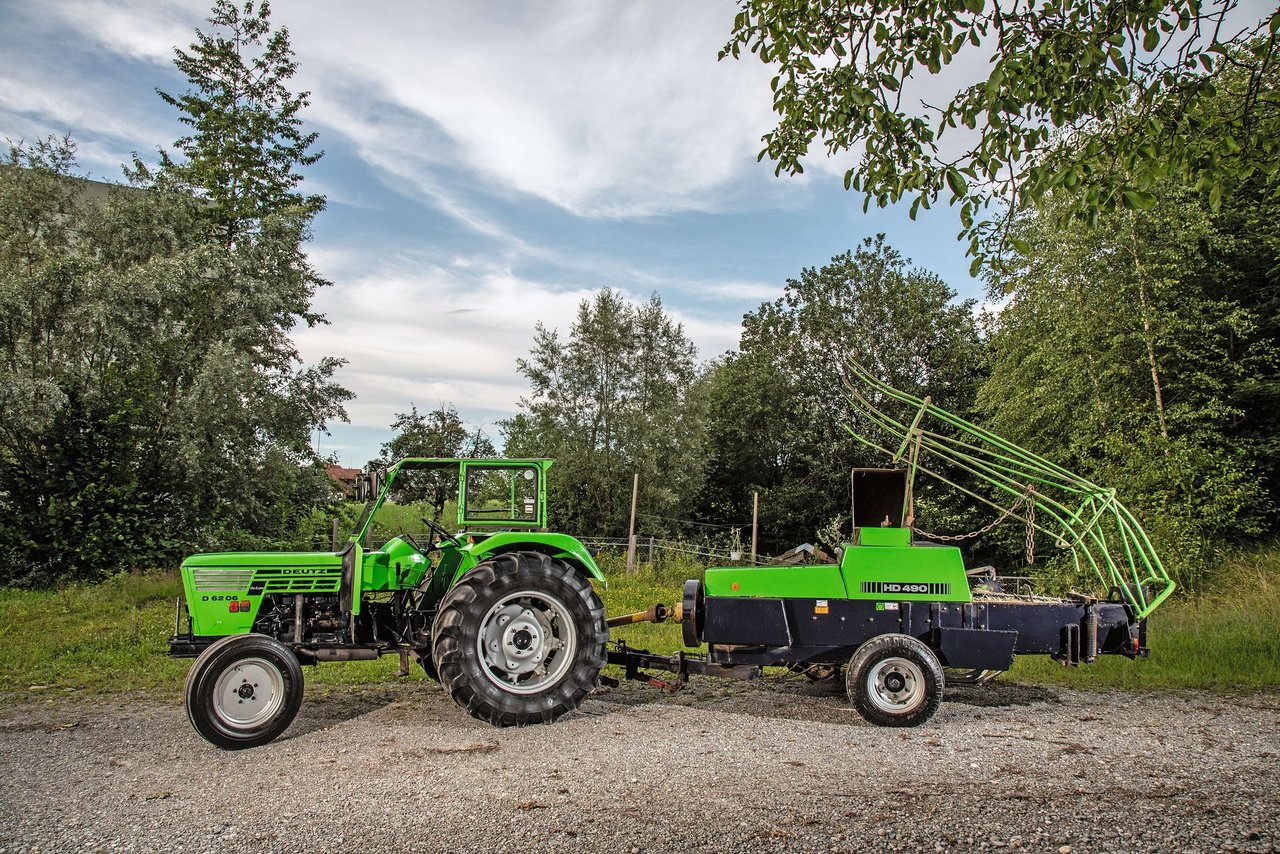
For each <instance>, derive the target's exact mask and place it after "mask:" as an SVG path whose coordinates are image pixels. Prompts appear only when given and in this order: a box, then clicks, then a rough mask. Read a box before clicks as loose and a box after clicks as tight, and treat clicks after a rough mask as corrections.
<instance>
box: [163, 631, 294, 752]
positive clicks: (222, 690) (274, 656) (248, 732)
mask: <svg viewBox="0 0 1280 854" xmlns="http://www.w3.org/2000/svg"><path fill="white" fill-rule="evenodd" d="M301 705H302V668H301V667H300V666H299V664H298V659H297V657H296V656H295V655H294V654H293V652H292V651H290V649H289V648H288V647H287V646H285V645H284V644H282V643H280V642H279V641H277V640H275V639H274V638H269V637H267V636H266V635H259V634H249V635H232V636H231V637H227V638H223V639H222V640H219V641H216V642H215V643H213V644H212V645H210V646H209V648H208V649H206V650H205V651H204V652H203V653H201V654H200V657H199V658H197V659H196V660H195V663H194V664H192V665H191V670H190V672H188V674H187V684H186V707H187V717H188V718H189V719H190V720H191V725H192V726H193V727H195V730H196V732H198V733H200V735H201V736H203V737H204V739H205V740H206V741H208V742H209V743H210V744H213V745H214V746H216V747H221V748H222V749H223V750H242V749H244V748H246V747H257V746H259V745H262V744H266V743H267V742H270V741H273V740H274V739H275V738H276V737H278V736H279V735H280V734H281V733H283V732H284V731H285V730H286V729H288V728H289V724H291V723H293V719H294V718H295V717H296V716H297V714H298V709H299V707H300V706H301Z"/></svg>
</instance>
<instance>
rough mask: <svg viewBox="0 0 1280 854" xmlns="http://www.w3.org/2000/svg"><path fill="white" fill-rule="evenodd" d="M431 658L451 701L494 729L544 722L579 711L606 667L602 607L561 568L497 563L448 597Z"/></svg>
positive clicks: (530, 560)
mask: <svg viewBox="0 0 1280 854" xmlns="http://www.w3.org/2000/svg"><path fill="white" fill-rule="evenodd" d="M432 638H433V642H432V655H431V658H432V660H433V661H434V662H435V665H436V667H437V668H438V670H439V672H440V683H441V684H442V685H444V687H445V689H446V690H447V691H448V692H449V695H450V696H451V697H452V698H453V700H454V702H456V703H457V704H458V705H460V706H462V707H463V708H464V709H466V710H467V711H468V712H469V713H470V714H471V715H472V717H476V718H479V719H480V720H483V721H488V722H489V723H491V724H494V725H496V726H519V725H521V724H528V723H549V722H551V721H553V720H555V719H556V718H558V717H560V716H561V715H563V714H565V713H566V712H570V711H572V710H574V709H576V708H578V706H579V705H581V704H582V700H583V698H585V697H586V696H587V695H588V694H590V693H591V691H592V690H594V688H595V686H596V680H597V679H598V678H599V676H600V670H601V668H603V667H604V664H605V652H604V644H605V642H606V641H607V640H608V639H609V629H608V627H606V625H605V620H604V606H603V605H601V604H600V599H599V597H598V596H596V593H595V590H593V589H592V587H591V583H590V582H589V581H587V579H586V578H584V577H583V576H582V575H581V574H580V573H578V572H577V571H575V570H574V569H573V567H571V566H569V565H568V564H567V563H565V562H564V561H562V560H557V559H555V558H551V557H548V556H546V555H543V554H538V553H533V552H515V553H510V554H503V555H498V556H496V557H494V558H492V559H491V560H488V561H485V562H484V563H481V564H480V565H478V566H476V567H475V568H473V569H472V570H470V571H469V572H467V574H466V575H464V576H462V578H460V579H458V583H457V584H455V585H454V586H453V588H452V589H450V591H449V592H448V593H447V594H445V596H444V598H443V599H442V600H441V602H440V608H439V611H438V612H437V614H436V621H435V624H434V625H433V626H432Z"/></svg>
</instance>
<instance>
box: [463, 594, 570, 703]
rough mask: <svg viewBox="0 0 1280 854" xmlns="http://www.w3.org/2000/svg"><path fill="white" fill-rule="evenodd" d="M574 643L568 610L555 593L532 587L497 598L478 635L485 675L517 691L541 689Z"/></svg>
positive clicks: (555, 677)
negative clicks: (533, 590) (550, 593)
mask: <svg viewBox="0 0 1280 854" xmlns="http://www.w3.org/2000/svg"><path fill="white" fill-rule="evenodd" d="M575 645H576V631H575V629H574V625H573V621H572V618H571V617H570V616H569V610H568V609H567V608H566V607H565V606H564V604H563V603H561V602H560V601H559V600H558V599H555V598H554V597H552V596H549V595H547V594H545V593H540V592H539V593H535V592H532V591H528V592H524V593H516V594H512V595H510V596H506V597H504V598H502V599H501V600H499V601H498V602H496V603H495V604H494V605H493V607H492V608H490V609H489V612H488V614H487V615H486V616H485V618H484V620H483V621H482V622H481V625H480V631H479V635H478V637H477V639H476V646H477V648H478V649H477V651H478V652H479V653H480V658H481V661H482V663H483V664H484V665H485V666H484V668H483V669H484V673H485V676H486V677H487V678H488V679H489V681H490V682H493V683H494V684H495V685H497V686H499V687H500V688H502V689H503V690H505V691H512V692H514V693H518V694H528V693H534V692H536V691H541V690H543V689H545V688H548V687H550V686H551V685H552V684H554V683H555V682H557V681H559V680H560V678H561V677H562V676H563V675H564V674H565V673H566V672H567V670H568V664H569V662H570V661H571V660H572V658H573V651H574V647H575Z"/></svg>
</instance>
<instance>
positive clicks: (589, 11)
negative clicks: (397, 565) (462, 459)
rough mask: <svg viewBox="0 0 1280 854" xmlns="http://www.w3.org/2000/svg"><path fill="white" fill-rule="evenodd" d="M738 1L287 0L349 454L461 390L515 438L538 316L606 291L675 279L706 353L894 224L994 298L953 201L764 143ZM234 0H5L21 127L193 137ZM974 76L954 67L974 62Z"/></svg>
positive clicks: (135, 137)
mask: <svg viewBox="0 0 1280 854" xmlns="http://www.w3.org/2000/svg"><path fill="white" fill-rule="evenodd" d="M734 11H735V6H734V4H733V3H732V2H731V0H703V2H697V3H677V2H671V0H663V2H651V3H625V4H616V3H600V2H598V0H549V2H543V3H537V4H532V3H499V2H466V3H443V2H437V0H432V2H414V0H380V2H377V3H360V4H357V3H350V2H340V0H275V2H274V3H273V4H272V21H273V23H274V24H275V25H276V26H284V27H287V28H288V30H289V33H290V37H291V41H292V45H293V49H294V52H295V55H296V58H297V61H298V65H299V68H298V73H297V75H296V77H295V78H294V80H293V86H292V88H293V89H294V90H295V91H298V90H306V91H310V93H311V96H310V97H311V105H310V107H308V109H307V110H306V111H305V112H304V114H303V118H304V120H305V122H306V126H307V129H308V130H315V131H317V132H318V133H319V142H318V147H319V148H322V149H323V150H324V152H325V154H324V157H323V158H322V159H321V160H320V161H319V163H317V164H316V165H314V166H312V167H309V168H307V169H306V170H304V175H305V176H306V180H305V182H304V184H303V189H304V191H306V192H308V193H320V194H323V195H325V196H326V197H327V199H328V208H327V209H326V210H325V211H324V212H323V213H321V214H320V216H319V217H318V219H317V220H316V223H315V228H314V235H313V239H312V240H311V242H310V243H309V244H308V254H309V256H310V258H311V260H312V261H313V263H314V264H315V266H316V267H317V268H318V270H319V271H320V273H321V274H322V275H323V276H324V277H325V278H327V279H329V280H330V281H332V282H333V285H332V287H328V288H324V289H322V290H321V291H320V292H319V293H318V295H317V297H316V300H315V303H314V307H315V308H316V309H317V310H318V311H320V312H322V313H323V314H325V315H326V317H327V318H328V320H329V324H328V325H325V326H317V327H313V328H298V329H296V330H295V334H294V340H295V342H296V344H297V345H298V348H299V350H300V352H301V354H302V356H303V359H304V361H305V362H307V363H314V362H316V361H318V360H319V359H320V358H322V357H324V356H337V357H340V358H343V359H346V360H347V364H346V366H345V367H344V368H342V369H341V370H340V371H339V373H338V375H337V379H338V381H339V382H340V383H341V384H343V385H344V386H346V387H347V388H349V389H350V390H351V391H352V392H354V393H355V398H354V400H352V401H351V403H350V404H349V405H348V407H347V411H348V414H349V416H350V423H347V424H342V423H337V424H331V425H329V431H328V434H327V435H319V436H317V443H318V449H319V451H320V453H321V454H323V455H329V454H333V455H336V457H337V458H338V460H339V461H340V462H341V463H342V464H344V465H349V466H362V465H363V464H364V463H365V462H367V461H368V460H370V459H372V458H374V457H376V456H377V455H378V452H379V449H380V446H381V444H382V443H383V442H386V441H388V440H389V439H390V438H391V435H392V434H391V430H390V424H391V422H392V420H393V419H394V418H395V415H396V413H398V412H405V411H408V409H409V407H410V406H411V405H416V406H417V407H418V409H419V410H420V411H426V410H431V409H435V408H437V407H439V406H441V405H444V404H452V405H453V406H455V407H456V408H457V409H458V411H459V413H460V414H461V415H462V417H463V419H464V421H466V422H467V423H468V425H469V426H471V427H473V428H480V429H482V430H484V431H485V432H486V433H488V434H489V435H490V436H491V438H493V439H494V441H495V442H496V443H498V444H499V445H500V436H499V431H498V428H497V424H498V422H499V421H500V420H501V419H504V418H508V417H510V416H511V415H513V414H515V412H516V411H518V407H519V401H520V398H521V396H522V395H524V394H527V392H528V384H527V381H526V380H525V379H524V378H523V377H522V376H521V375H520V374H519V372H518V371H517V369H516V360H517V359H518V358H520V357H522V356H524V355H526V354H527V353H528V351H529V348H530V347H531V346H532V343H533V334H534V325H535V323H537V322H539V321H540V322H541V323H543V324H544V325H545V326H547V327H549V328H554V329H559V330H560V331H561V332H563V333H567V332H568V331H569V328H570V326H571V325H572V323H573V318H574V314H575V312H576V310H577V307H578V305H579V303H580V302H581V301H582V300H584V299H587V298H589V297H590V296H591V295H592V294H594V293H595V292H596V291H598V290H599V289H600V288H603V287H610V288H614V289H617V290H620V291H622V292H623V293H625V294H626V295H627V296H628V297H630V298H632V299H634V300H642V299H647V298H648V297H649V295H650V294H652V293H655V292H656V293H658V294H659V295H660V296H661V298H662V300H663V303H664V305H665V306H666V307H667V309H668V311H669V312H670V313H671V314H673V315H674V316H675V317H676V318H677V319H679V320H680V321H681V322H682V323H683V324H684V328H685V330H686V332H687V333H688V335H689V336H690V338H691V339H692V340H693V341H694V342H695V344H696V345H697V346H698V350H699V353H700V356H701V358H702V359H704V360H706V359H711V358H714V357H716V356H718V355H719V354H721V353H723V352H725V351H727V350H731V349H734V348H736V346H737V343H738V332H739V329H740V325H741V320H742V316H743V314H744V313H747V312H750V311H752V310H754V309H755V308H756V307H757V306H759V305H760V303H761V302H764V301H768V300H773V299H776V298H778V297H779V296H781V295H782V291H783V288H784V285H785V283H786V280H787V279H788V278H794V277H797V276H798V275H799V273H800V271H801V269H803V268H805V267H818V266H821V265H823V264H825V263H826V262H827V261H828V260H830V259H831V257H832V256H834V255H837V254H840V253H842V252H844V251H846V250H850V249H853V248H854V247H855V246H857V244H858V243H859V242H860V241H861V240H862V239H863V238H865V237H869V236H872V235H874V234H876V233H878V232H883V233H885V234H886V235H887V236H888V241H889V243H890V245H892V246H893V247H894V248H896V249H898V250H899V251H901V252H902V253H903V254H904V255H906V256H908V257H909V258H911V259H913V261H914V262H915V263H916V264H917V265H919V266H921V267H924V268H926V269H929V270H932V271H933V272H935V273H937V274H938V275H940V276H941V277H942V278H943V279H944V280H945V281H946V282H947V283H948V284H950V285H951V287H952V288H954V289H955V290H956V291H957V292H958V294H959V296H960V298H966V297H974V298H981V297H982V292H983V287H982V284H981V282H979V281H978V280H975V279H972V278H970V277H969V275H968V262H967V261H966V260H965V258H964V245H963V244H961V243H959V242H957V241H956V239H955V235H956V232H957V231H959V229H960V225H959V221H958V218H957V217H956V215H955V212H954V211H953V210H952V209H950V208H947V207H946V206H939V207H936V208H935V209H934V210H933V211H930V212H924V211H922V212H921V215H920V216H919V218H918V219H917V220H916V221H915V222H912V221H910V220H909V218H908V217H907V215H906V208H905V206H903V207H900V208H892V209H887V210H878V209H875V208H874V207H873V208H872V210H871V211H870V212H869V213H867V214H864V213H863V212H862V198H861V196H858V195H855V194H851V193H847V192H845V191H844V190H843V184H842V174H843V168H842V167H841V165H840V164H839V163H837V162H834V161H830V160H827V159H826V158H825V157H821V156H819V157H815V158H811V160H810V162H809V163H808V164H807V169H806V172H805V174H804V175H802V176H798V177H791V176H785V175H784V176H782V177H777V176H775V175H774V174H773V166H772V164H771V163H770V162H769V161H768V160H765V161H764V162H758V161H757V154H758V152H759V150H760V147H761V143H760V137H761V135H762V134H763V133H765V132H766V131H768V130H769V129H770V128H771V127H772V125H773V114H772V111H771V102H770V91H769V77H770V76H771V74H770V71H769V69H768V68H767V67H766V66H764V65H763V64H761V63H760V62H759V61H758V60H756V59H754V58H745V59H743V60H740V61H733V60H725V61H723V62H719V61H717V59H716V54H717V51H718V50H719V48H720V47H722V46H723V44H724V43H725V41H726V40H727V38H728V34H729V31H730V27H731V25H732V21H733V16H734ZM208 12H209V6H208V5H207V4H206V3H203V2H183V1H182V0H45V2H40V3H20V2H16V0H0V56H3V57H4V58H5V61H4V62H3V63H2V64H0V138H5V139H8V140H12V141H14V142H19V141H22V140H26V141H32V140H35V139H39V138H42V137H45V136H47V135H49V134H58V135H62V134H64V133H68V132H69V133H70V134H71V135H72V137H73V138H74V139H75V140H76V141H77V143H78V144H79V155H80V168H81V171H82V172H83V173H85V174H87V175H88V176H89V177H92V178H96V179H98V180H105V181H118V180H120V177H121V164H122V163H124V162H126V161H128V160H129V159H130V157H131V154H132V153H133V152H137V153H138V154H139V155H141V156H142V157H143V158H144V159H154V157H155V152H156V150H157V148H159V147H165V148H169V149H172V143H173V140H175V139H177V138H178V137H179V136H181V135H182V130H183V126H181V125H179V124H178V115H177V111H176V110H174V109H173V108H172V107H169V106H168V105H166V104H165V103H164V102H163V101H162V100H161V99H160V98H159V97H158V96H157V94H156V89H161V90H163V91H165V92H169V93H171V94H175V95H176V94H180V93H182V92H184V91H186V81H185V79H184V78H183V77H182V75H181V74H180V73H179V72H178V71H177V70H176V69H175V68H174V66H173V49H174V47H175V46H182V47H186V46H187V45H188V44H189V43H190V42H191V41H192V37H193V35H194V31H195V29H196V28H197V27H202V26H205V24H204V18H205V17H206V16H207V15H208ZM951 85H954V81H951Z"/></svg>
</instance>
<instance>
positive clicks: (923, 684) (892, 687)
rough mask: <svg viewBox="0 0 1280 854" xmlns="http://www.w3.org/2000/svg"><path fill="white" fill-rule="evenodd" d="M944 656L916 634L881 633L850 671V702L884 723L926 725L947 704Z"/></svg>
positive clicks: (847, 683) (855, 658)
mask: <svg viewBox="0 0 1280 854" xmlns="http://www.w3.org/2000/svg"><path fill="white" fill-rule="evenodd" d="M944 684H945V678H944V677H943V674H942V665H941V664H939V662H938V657H937V656H936V655H934V654H933V650H931V649H929V647H928V646H926V645H925V644H924V643H922V642H921V641H919V640H917V639H916V638H913V637H911V636H910V635H901V634H886V635H878V636H877V637H874V638H872V639H871V640H869V641H867V642H866V643H864V644H863V645H862V646H860V647H858V649H857V651H856V652H854V654H853V657H852V658H851V659H850V660H849V667H848V670H847V671H846V672H845V687H846V688H847V690H848V692H849V702H850V703H851V704H852V705H853V708H854V710H855V711H857V713H858V714H859V715H861V716H862V717H863V719H864V720H866V721H868V722H870V723H873V724H876V725H878V726H901V727H909V726H920V724H922V723H924V722H925V721H927V720H929V718H931V717H933V715H934V713H935V712H937V711H938V707H939V706H940V705H942V690H943V685H944Z"/></svg>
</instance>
